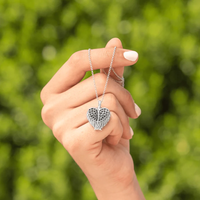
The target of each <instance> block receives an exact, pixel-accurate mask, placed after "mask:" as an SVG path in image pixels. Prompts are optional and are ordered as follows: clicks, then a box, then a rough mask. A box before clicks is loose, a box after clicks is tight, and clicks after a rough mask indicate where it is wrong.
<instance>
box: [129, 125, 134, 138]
mask: <svg viewBox="0 0 200 200" xmlns="http://www.w3.org/2000/svg"><path fill="white" fill-rule="evenodd" d="M130 131H131V136H132V137H133V135H134V132H133V129H132V128H131V127H130Z"/></svg>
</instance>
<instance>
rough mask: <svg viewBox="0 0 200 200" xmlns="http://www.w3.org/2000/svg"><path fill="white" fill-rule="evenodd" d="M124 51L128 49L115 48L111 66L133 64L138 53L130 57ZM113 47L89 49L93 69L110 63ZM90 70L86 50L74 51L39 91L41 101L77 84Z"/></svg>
mask: <svg viewBox="0 0 200 200" xmlns="http://www.w3.org/2000/svg"><path fill="white" fill-rule="evenodd" d="M124 52H130V50H126V49H122V48H117V49H116V53H115V57H114V60H113V66H112V67H113V68H118V67H123V66H129V65H133V64H134V63H136V62H137V59H138V55H137V53H134V52H133V51H132V52H133V56H132V57H131V58H130V57H129V58H128V59H127V58H125V57H124ZM112 55H113V48H101V49H94V50H91V62H92V66H93V69H101V68H107V67H109V65H110V62H111V58H112ZM89 70H90V64H89V58H88V50H82V51H78V52H76V53H74V54H73V55H72V56H71V57H70V59H69V60H68V61H67V62H66V63H65V64H64V65H63V66H62V67H61V68H60V69H59V70H58V72H57V73H56V74H55V75H54V76H53V77H52V79H51V80H50V81H49V82H48V83H47V85H46V86H45V87H44V88H43V90H42V92H41V99H42V101H43V103H44V102H45V101H46V100H47V99H48V97H49V96H51V95H52V94H57V93H61V92H64V91H66V90H68V89H69V88H71V87H72V86H74V85H75V84H77V83H78V82H79V81H81V79H82V78H83V76H84V74H85V72H86V71H89Z"/></svg>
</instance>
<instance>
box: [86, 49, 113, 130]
mask: <svg viewBox="0 0 200 200" xmlns="http://www.w3.org/2000/svg"><path fill="white" fill-rule="evenodd" d="M116 48H117V47H115V48H114V51H113V55H112V59H111V62H110V67H109V70H108V75H107V79H106V84H105V87H104V91H103V95H102V100H100V99H99V96H98V93H97V87H96V83H95V78H94V72H93V68H92V61H91V56H90V51H91V49H88V57H89V62H90V68H91V73H92V78H93V82H94V89H95V93H96V98H97V100H98V107H97V108H89V109H88V111H87V119H88V121H89V122H90V124H91V125H92V126H93V127H94V130H102V128H103V127H104V126H106V124H107V123H108V122H109V120H110V111H109V109H108V108H101V104H102V102H103V99H104V95H105V92H106V87H107V84H108V79H109V76H110V72H111V69H112V64H113V60H114V57H115V51H116Z"/></svg>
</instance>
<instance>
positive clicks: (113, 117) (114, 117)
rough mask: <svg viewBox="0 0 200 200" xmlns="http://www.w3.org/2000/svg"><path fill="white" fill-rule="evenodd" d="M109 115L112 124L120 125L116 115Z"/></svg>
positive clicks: (112, 113)
mask: <svg viewBox="0 0 200 200" xmlns="http://www.w3.org/2000/svg"><path fill="white" fill-rule="evenodd" d="M111 115H112V116H111V119H112V121H113V123H115V124H118V123H121V122H120V120H119V117H118V116H117V114H115V113H114V112H111Z"/></svg>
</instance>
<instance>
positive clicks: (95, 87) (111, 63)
mask: <svg viewBox="0 0 200 200" xmlns="http://www.w3.org/2000/svg"><path fill="white" fill-rule="evenodd" d="M116 48H117V47H115V48H114V51H113V55H112V59H111V62H110V67H109V70H108V76H107V79H106V84H105V87H104V91H103V95H102V100H99V96H98V92H97V86H96V83H95V78H94V72H93V67H92V61H91V56H90V51H91V49H88V57H89V62H90V68H91V73H92V78H93V82H94V89H95V93H96V98H97V100H98V102H100V104H101V103H102V102H103V99H104V95H105V92H106V87H107V84H108V79H109V76H110V72H111V69H112V65H113V60H114V57H115V51H116Z"/></svg>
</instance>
